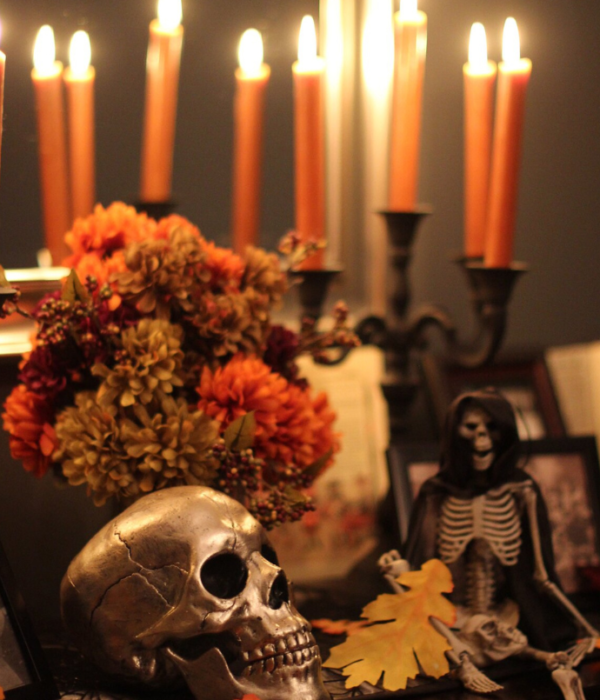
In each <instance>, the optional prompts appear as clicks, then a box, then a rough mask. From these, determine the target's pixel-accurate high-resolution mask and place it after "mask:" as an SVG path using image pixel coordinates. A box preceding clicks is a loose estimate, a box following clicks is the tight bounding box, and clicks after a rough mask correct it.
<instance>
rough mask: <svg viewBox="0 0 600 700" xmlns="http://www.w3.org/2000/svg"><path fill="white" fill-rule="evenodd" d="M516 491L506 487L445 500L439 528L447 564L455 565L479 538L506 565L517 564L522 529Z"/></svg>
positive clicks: (440, 547)
mask: <svg viewBox="0 0 600 700" xmlns="http://www.w3.org/2000/svg"><path fill="white" fill-rule="evenodd" d="M519 486H521V487H522V485H521V484H520V485H519ZM514 490H516V489H514V485H513V484H506V485H505V486H503V487H501V488H498V489H493V490H491V491H488V492H487V493H485V494H482V495H481V496H475V497H474V498H472V499H469V498H458V497H457V496H448V498H446V499H445V500H444V502H443V503H442V509H441V514H440V521H439V527H438V547H439V552H440V558H441V559H442V561H443V562H444V563H446V564H451V563H453V562H455V561H456V560H457V559H458V558H459V557H460V556H461V555H462V554H463V553H464V552H465V550H466V548H467V546H468V545H469V543H470V542H472V541H473V540H475V539H483V540H485V541H486V542H487V543H488V545H489V547H490V549H491V550H492V552H493V554H494V556H495V557H496V558H497V559H498V560H499V562H500V563H501V564H502V565H503V566H514V565H515V564H516V563H517V561H518V560H519V555H520V553H521V544H522V538H521V535H522V529H521V514H520V510H521V509H520V507H519V503H518V502H517V500H516V499H515V496H514V493H513V491H514Z"/></svg>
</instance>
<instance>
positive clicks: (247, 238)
mask: <svg viewBox="0 0 600 700" xmlns="http://www.w3.org/2000/svg"><path fill="white" fill-rule="evenodd" d="M239 60H240V67H239V68H238V69H237V71H236V73H235V78H236V81H237V89H236V95H235V108H234V122H235V133H234V140H235V143H234V163H233V248H234V250H235V252H236V253H240V254H241V253H243V252H244V250H245V249H246V246H249V245H256V243H257V241H258V226H259V222H260V191H261V184H262V182H261V181H262V156H263V153H262V151H263V115H264V102H265V89H266V87H267V83H268V82H269V77H270V75H271V69H270V68H269V66H268V65H266V64H265V63H263V43H262V37H261V35H260V32H258V31H257V30H256V29H248V31H246V32H244V34H243V35H242V39H241V41H240V49H239Z"/></svg>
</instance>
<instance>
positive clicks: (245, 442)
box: [223, 411, 256, 452]
mask: <svg viewBox="0 0 600 700" xmlns="http://www.w3.org/2000/svg"><path fill="white" fill-rule="evenodd" d="M255 435H256V418H255V417H254V411H250V413H246V415H244V416H241V417H240V418H238V419H237V420H234V421H233V423H232V424H231V425H230V426H229V427H228V428H227V430H226V431H225V435H224V436H223V437H224V438H225V446H226V447H227V449H228V450H231V451H232V452H241V451H242V450H247V449H249V448H250V447H252V445H253V444H254V436H255Z"/></svg>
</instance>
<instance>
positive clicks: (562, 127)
mask: <svg viewBox="0 0 600 700" xmlns="http://www.w3.org/2000/svg"><path fill="white" fill-rule="evenodd" d="M345 1H349V0H345ZM317 5H318V2H317V0H294V2H291V0H204V1H201V0H187V1H185V0H184V12H185V26H186V40H185V53H184V59H183V71H182V87H181V99H180V119H179V125H178V136H177V148H176V165H175V191H176V193H177V196H178V198H179V200H180V202H181V207H180V211H181V213H183V214H185V215H187V216H189V217H190V218H191V219H192V220H194V221H195V222H197V223H198V224H199V225H200V227H201V228H202V230H203V232H204V233H205V235H207V236H208V237H211V238H215V239H216V240H217V241H219V242H220V243H221V244H225V243H226V242H227V240H228V234H227V231H228V228H229V210H230V171H231V122H232V117H231V110H232V99H233V88H234V84H233V70H234V68H235V64H236V47H237V42H238V40H239V36H240V34H241V32H242V31H243V30H244V29H246V28H247V27H248V26H251V25H255V26H257V27H258V28H259V29H261V30H263V32H264V35H265V42H266V46H267V60H268V61H269V63H270V64H271V66H272V68H273V77H272V82H271V86H270V89H269V97H268V107H267V132H268V138H267V141H266V148H267V154H266V165H265V206H264V226H263V230H264V239H263V243H264V244H265V245H273V244H274V242H275V241H276V240H277V238H278V237H279V236H280V235H281V234H282V233H283V232H284V231H285V230H286V229H287V228H289V227H290V226H292V225H293V183H292V121H291V119H292V82H291V77H290V66H291V63H292V61H293V60H294V55H295V51H296V48H295V47H296V36H297V31H298V26H299V22H300V18H301V16H302V15H303V14H304V13H305V12H308V11H311V12H313V13H314V12H316V10H317ZM155 6H156V3H155V0H135V1H134V0H128V1H127V2H123V0H3V2H2V5H1V7H0V12H1V13H2V14H1V18H2V21H3V24H4V38H3V40H2V46H3V48H4V50H5V51H6V53H7V55H8V61H7V84H6V98H5V99H6V101H5V109H6V117H5V138H4V145H3V160H2V176H1V183H0V262H2V264H4V265H5V266H7V267H15V266H26V265H33V264H34V261H35V257H34V253H35V250H36V249H37V248H38V247H40V246H41V245H42V235H41V232H40V225H39V221H40V213H39V191H38V176H37V173H38V164H37V151H36V132H35V116H34V105H33V94H32V89H31V84H30V80H29V73H30V70H31V54H32V47H33V42H34V38H35V34H36V32H37V29H38V28H39V26H40V25H41V24H43V23H46V22H48V23H52V24H53V25H54V27H55V29H56V33H57V39H58V42H59V54H60V57H61V58H63V59H66V54H67V47H68V41H69V39H70V36H71V34H72V32H73V31H74V30H75V29H77V28H79V27H84V28H86V29H87V30H88V31H89V32H90V34H91V35H92V41H93V48H94V63H95V65H96V68H97V72H98V91H97V102H98V110H97V111H98V175H99V184H98V195H99V199H100V201H102V202H103V203H105V204H107V203H109V202H110V201H112V200H114V199H125V200H130V201H131V200H133V199H134V198H135V195H136V191H137V186H138V176H139V152H140V142H141V122H142V113H143V85H144V62H145V51H146V42H147V25H148V23H149V22H150V20H151V19H152V17H153V16H154V14H155ZM422 8H423V9H424V10H425V11H427V12H428V14H429V26H430V30H429V56H428V64H427V80H426V89H425V106H424V127H423V157H422V177H421V199H422V201H423V202H428V203H430V204H431V205H432V206H433V208H434V211H435V214H434V216H433V217H432V218H431V220H430V221H429V222H428V223H427V224H426V225H425V227H424V228H423V231H422V235H421V236H420V238H419V240H418V243H417V246H416V255H415V264H414V268H413V281H414V287H415V299H416V301H419V300H444V301H445V303H446V304H447V305H448V306H449V307H450V308H451V309H452V311H453V312H454V313H455V314H456V315H457V317H458V319H459V321H460V322H461V326H464V327H468V319H469V314H468V309H467V305H466V290H465V287H464V284H463V280H462V278H461V276H460V274H459V272H458V271H457V270H455V269H454V267H453V266H452V264H451V263H450V262H449V261H448V259H449V256H450V254H451V253H452V252H453V251H458V250H460V248H461V245H462V244H461V239H462V73H461V70H462V64H463V63H464V61H465V57H466V47H467V42H468V34H469V29H470V25H471V23H472V22H473V21H475V20H480V21H483V22H484V23H485V24H486V26H487V28H488V33H489V37H490V49H491V54H492V56H493V57H494V58H498V57H499V53H500V37H501V32H502V25H503V22H504V19H505V17H506V16H507V15H509V14H514V16H515V17H516V18H517V20H518V21H519V24H520V27H521V30H522V39H523V42H522V43H523V52H524V55H527V56H528V57H530V58H531V59H532V60H533V64H534V66H533V76H532V80H531V85H530V92H529V103H528V112H527V124H526V133H525V148H524V162H523V179H522V183H521V200H520V214H519V221H518V230H517V247H516V249H517V256H518V257H519V259H522V260H526V261H528V262H529V263H530V264H531V266H532V271H531V273H530V274H529V275H528V277H527V278H526V279H524V280H523V281H522V283H521V284H520V285H519V287H518V289H517V291H516V294H515V303H514V304H513V307H512V318H511V325H510V331H509V335H508V345H509V346H517V345H518V346H523V345H535V346H541V345H547V344H559V343H568V342H576V341H584V340H592V339H595V338H599V337H600V314H598V313H597V312H596V306H597V300H598V299H599V298H600V275H599V274H598V264H599V263H600V236H599V233H600V232H599V231H598V225H597V220H598V208H599V204H598V201H599V198H598V195H597V192H596V190H597V189H598V187H599V186H600V172H599V170H600V138H599V136H598V118H599V116H600V110H599V106H600V105H599V102H600V61H598V59H597V29H598V26H600V3H598V2H597V0H577V1H576V2H573V0H504V1H503V2H502V3H500V2H490V0H456V1H454V2H450V1H449V0H422ZM347 276H348V278H349V280H350V284H349V285H348V289H349V291H350V290H351V288H352V284H351V281H352V275H351V271H350V272H349V273H348V275H347ZM349 296H354V295H352V294H349ZM353 301H355V302H356V304H357V305H359V304H360V298H356V299H353ZM0 370H1V375H0V377H1V380H2V381H1V384H2V386H1V387H0V389H1V390H0V394H2V395H6V393H7V392H8V391H9V390H10V387H11V386H12V385H13V384H14V382H15V375H16V366H15V364H14V363H13V364H10V363H8V364H6V365H3V366H2V367H0ZM0 444H1V448H2V456H1V462H0V464H1V465H2V466H1V467H0V539H1V540H2V542H3V544H4V546H5V548H6V549H7V550H8V553H9V556H10V559H11V562H12V563H13V566H14V568H15V570H16V574H17V577H18V580H19V583H20V585H21V588H22V589H23V591H24V593H25V596H26V599H27V602H28V603H29V605H30V607H31V608H32V609H33V611H34V613H35V616H36V617H37V618H38V619H42V618H44V617H47V616H49V615H50V616H51V615H52V614H55V613H56V590H57V585H58V581H59V579H60V575H61V573H62V571H64V569H65V567H66V564H67V563H68V561H69V559H70V557H71V556H72V555H73V554H75V553H76V551H77V550H78V548H79V547H81V546H82V545H83V543H84V542H85V541H86V539H87V538H89V536H90V535H91V534H92V532H94V530H95V529H96V528H97V527H98V526H99V524H100V522H101V521H102V520H103V519H106V518H107V517H108V512H99V511H97V510H96V509H95V508H94V507H93V506H92V505H91V503H90V502H89V501H87V500H86V497H85V493H84V492H82V491H76V490H74V489H69V490H67V491H57V490H56V489H55V488H54V486H53V485H52V483H51V482H50V481H49V480H48V479H46V480H44V481H42V482H37V481H35V480H34V479H33V478H32V477H30V476H29V475H28V474H25V473H24V472H23V471H22V469H21V467H20V466H19V465H18V464H16V463H14V462H13V461H12V460H10V458H9V457H8V454H7V439H6V436H5V435H4V434H3V436H2V437H1V438H0Z"/></svg>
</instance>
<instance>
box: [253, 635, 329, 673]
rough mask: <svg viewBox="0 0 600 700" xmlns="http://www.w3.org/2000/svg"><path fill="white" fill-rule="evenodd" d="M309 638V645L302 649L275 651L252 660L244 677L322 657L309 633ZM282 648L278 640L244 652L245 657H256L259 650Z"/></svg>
mask: <svg viewBox="0 0 600 700" xmlns="http://www.w3.org/2000/svg"><path fill="white" fill-rule="evenodd" d="M307 637H308V638H309V646H304V647H303V648H301V649H296V650H294V651H286V652H285V653H275V654H273V655H271V656H269V657H268V658H266V659H264V658H263V659H258V660H256V661H253V662H252V661H251V662H250V663H249V664H248V665H247V666H246V667H245V668H244V670H243V671H242V675H243V676H244V678H249V677H250V676H254V675H256V674H259V673H273V672H274V671H276V670H277V669H280V668H283V667H285V666H295V667H297V666H303V665H305V664H307V663H308V662H309V661H312V659H316V658H320V655H319V648H318V647H317V645H316V644H311V643H310V641H311V638H312V635H307ZM271 647H273V649H277V650H279V649H281V648H282V645H281V644H280V642H279V641H278V642H277V643H276V644H275V645H274V644H267V645H265V647H263V648H262V649H261V650H253V651H252V652H250V653H249V654H248V652H244V658H246V656H248V657H249V658H250V659H251V658H256V657H257V656H258V654H257V652H258V651H260V653H261V654H264V652H265V651H266V650H267V648H268V649H269V651H270V648H271Z"/></svg>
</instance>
